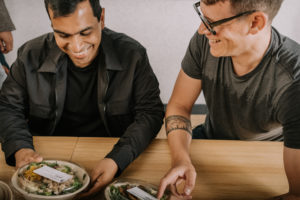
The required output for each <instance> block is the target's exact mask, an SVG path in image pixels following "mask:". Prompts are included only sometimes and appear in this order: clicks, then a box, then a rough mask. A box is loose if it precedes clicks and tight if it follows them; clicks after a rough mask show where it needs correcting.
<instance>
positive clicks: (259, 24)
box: [249, 11, 269, 35]
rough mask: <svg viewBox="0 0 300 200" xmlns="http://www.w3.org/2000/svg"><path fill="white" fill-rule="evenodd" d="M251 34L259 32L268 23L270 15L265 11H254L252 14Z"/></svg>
mask: <svg viewBox="0 0 300 200" xmlns="http://www.w3.org/2000/svg"><path fill="white" fill-rule="evenodd" d="M249 17H250V18H249V19H250V30H249V33H250V34H253V35H254V34H257V33H258V32H259V31H261V30H263V29H264V28H265V27H266V26H267V25H268V19H269V18H268V15H267V14H266V13H264V12H261V11H257V12H254V13H252V14H251V15H250V16H249Z"/></svg>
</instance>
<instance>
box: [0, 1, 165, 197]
mask: <svg viewBox="0 0 300 200" xmlns="http://www.w3.org/2000/svg"><path fill="white" fill-rule="evenodd" d="M45 6H46V9H47V11H48V14H49V17H50V20H51V24H52V28H53V31H54V33H49V34H46V35H43V36H41V37H38V38H36V39H33V40H31V41H29V42H27V43H25V44H24V45H23V46H22V47H21V48H20V49H19V51H18V57H17V60H16V61H15V63H14V64H13V65H12V68H11V73H10V74H9V76H8V78H7V80H6V81H5V82H4V84H3V88H2V91H1V95H0V121H1V124H0V139H1V143H2V150H3V151H4V153H5V156H6V162H7V163H8V164H10V165H14V164H16V166H17V167H20V166H22V165H24V164H27V163H29V162H33V161H35V162H38V161H41V160H42V157H41V156H40V155H39V154H38V153H37V152H35V151H34V147H33V142H32V135H47V136H91V137H98V136H99V137H120V140H119V141H118V143H117V144H116V145H115V146H114V148H113V149H112V151H111V152H110V153H109V154H108V155H107V156H106V157H105V158H104V159H103V160H101V161H99V162H98V164H97V165H96V166H95V168H94V170H93V172H92V175H91V179H92V180H91V182H92V183H95V184H94V185H93V187H92V188H91V189H90V191H88V193H87V195H91V194H94V193H96V192H97V191H99V190H100V189H101V188H103V186H105V185H106V184H108V183H109V182H110V181H111V180H112V179H113V178H114V176H115V175H116V174H117V172H118V173H120V172H122V170H124V169H125V168H126V167H127V166H128V165H129V164H130V163H131V162H132V161H133V160H134V159H135V158H136V157H137V156H138V155H139V154H140V153H141V152H142V151H143V150H144V149H145V148H146V147H147V145H148V144H149V143H150V142H151V140H152V139H153V138H154V137H155V136H156V134H157V133H158V131H159V130H160V128H161V125H162V122H163V115H164V111H163V105H162V102H161V100H160V97H159V93H160V92H159V87H158V81H157V79H156V77H155V75H154V73H153V71H152V69H151V67H150V64H149V61H148V58H147V54H146V50H145V49H144V48H143V47H142V46H141V45H140V44H139V43H138V42H136V41H135V40H133V39H131V38H129V37H128V36H126V35H124V34H120V33H116V32H113V31H111V30H109V29H107V28H104V9H102V8H101V7H100V4H99V0H76V1H75V0H45Z"/></svg>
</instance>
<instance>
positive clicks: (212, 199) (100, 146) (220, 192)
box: [0, 137, 288, 200]
mask: <svg viewBox="0 0 300 200" xmlns="http://www.w3.org/2000/svg"><path fill="white" fill-rule="evenodd" d="M117 140H118V139H117V138H58V137H52V138H50V137H35V138H34V143H35V145H36V147H37V150H39V152H40V153H41V154H42V155H43V156H44V157H45V158H56V159H62V158H65V160H68V159H70V160H71V161H72V162H75V163H78V164H80V165H82V166H83V167H85V168H86V169H87V170H88V171H89V172H91V170H92V169H93V167H94V166H95V164H96V163H97V162H98V161H99V160H100V159H102V158H103V157H104V156H105V155H106V154H107V153H108V152H109V151H110V150H111V149H112V147H113V145H114V144H115V143H116V142H117ZM72 149H73V150H72ZM282 149H283V144H282V142H246V141H226V140H193V141H192V144H191V149H190V150H191V158H192V160H193V163H194V165H195V168H196V170H197V173H198V177H197V180H196V186H195V189H194V191H193V199H196V200H202V199H203V200H204V199H205V200H219V199H228V200H262V199H267V198H269V197H272V196H276V195H279V194H282V193H286V192H287V191H288V183H287V179H286V176H285V173H284V168H283V161H282ZM0 162H1V163H0V165H1V168H0V179H1V180H4V181H8V178H9V177H10V176H11V175H12V173H13V171H14V170H13V168H11V167H9V166H7V165H6V164H5V162H4V159H3V154H1V157H0ZM170 163H171V159H170V152H169V148H168V144H167V140H165V139H156V140H154V141H153V142H152V144H151V145H150V146H149V147H148V148H147V149H146V150H145V151H144V152H143V153H142V154H141V155H140V156H139V157H138V158H137V159H136V160H135V161H134V162H133V163H132V164H131V165H130V166H129V167H128V168H127V169H126V170H125V171H124V172H123V174H122V175H121V177H123V178H131V179H139V180H142V181H146V182H149V183H152V184H155V185H158V184H159V181H160V179H161V177H163V176H164V175H165V173H166V172H167V171H168V170H169V168H170Z"/></svg>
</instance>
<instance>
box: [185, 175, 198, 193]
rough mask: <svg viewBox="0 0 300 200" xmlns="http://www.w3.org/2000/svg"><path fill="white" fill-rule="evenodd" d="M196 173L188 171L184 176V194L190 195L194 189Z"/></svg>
mask: <svg viewBox="0 0 300 200" xmlns="http://www.w3.org/2000/svg"><path fill="white" fill-rule="evenodd" d="M196 176H197V175H196V173H195V172H193V171H189V172H188V173H187V174H186V181H185V186H184V194H185V195H190V194H191V192H192V190H193V189H194V186H195V182H196Z"/></svg>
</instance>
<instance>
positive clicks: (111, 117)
mask: <svg viewBox="0 0 300 200" xmlns="http://www.w3.org/2000/svg"><path fill="white" fill-rule="evenodd" d="M106 115H107V119H108V126H109V129H110V132H111V134H112V136H113V137H121V136H122V135H123V134H124V133H125V131H126V129H127V128H128V126H129V125H130V124H132V123H133V121H134V116H133V113H132V111H131V109H130V104H129V101H118V102H111V103H109V104H107V112H106Z"/></svg>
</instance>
